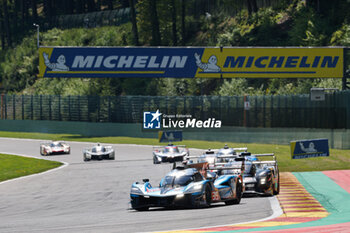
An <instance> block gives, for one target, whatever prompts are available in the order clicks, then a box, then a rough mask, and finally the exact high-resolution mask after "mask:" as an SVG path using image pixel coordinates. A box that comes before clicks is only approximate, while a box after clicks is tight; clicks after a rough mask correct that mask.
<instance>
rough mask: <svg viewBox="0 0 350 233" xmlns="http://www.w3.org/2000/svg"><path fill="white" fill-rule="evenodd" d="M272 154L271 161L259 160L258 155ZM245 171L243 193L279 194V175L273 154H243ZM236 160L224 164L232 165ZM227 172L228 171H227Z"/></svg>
mask: <svg viewBox="0 0 350 233" xmlns="http://www.w3.org/2000/svg"><path fill="white" fill-rule="evenodd" d="M265 156H272V157H273V160H271V161H260V160H258V158H259V157H265ZM244 157H245V158H246V159H245V171H244V175H243V183H244V187H245V191H244V194H245V195H248V194H258V195H266V196H272V195H277V194H279V191H280V177H279V170H278V164H277V161H276V157H275V156H274V154H248V153H247V154H245V155H244ZM236 163H237V162H236V161H231V162H229V163H227V165H225V166H232V164H236ZM228 173H229V172H228Z"/></svg>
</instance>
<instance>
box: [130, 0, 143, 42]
mask: <svg viewBox="0 0 350 233" xmlns="http://www.w3.org/2000/svg"><path fill="white" fill-rule="evenodd" d="M129 4H130V17H131V23H132V33H133V35H134V44H135V45H136V46H139V44H140V43H139V35H138V31H137V22H136V12H135V4H134V0H129Z"/></svg>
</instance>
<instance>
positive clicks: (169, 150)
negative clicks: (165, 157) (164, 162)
mask: <svg viewBox="0 0 350 233" xmlns="http://www.w3.org/2000/svg"><path fill="white" fill-rule="evenodd" d="M178 152H179V149H178V148H177V147H165V148H164V153H178Z"/></svg>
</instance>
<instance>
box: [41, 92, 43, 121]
mask: <svg viewBox="0 0 350 233" xmlns="http://www.w3.org/2000/svg"><path fill="white" fill-rule="evenodd" d="M40 120H43V96H42V95H40Z"/></svg>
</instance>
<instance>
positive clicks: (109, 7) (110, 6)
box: [107, 0, 113, 11]
mask: <svg viewBox="0 0 350 233" xmlns="http://www.w3.org/2000/svg"><path fill="white" fill-rule="evenodd" d="M107 5H108V10H110V11H111V10H113V0H108V1H107Z"/></svg>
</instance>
